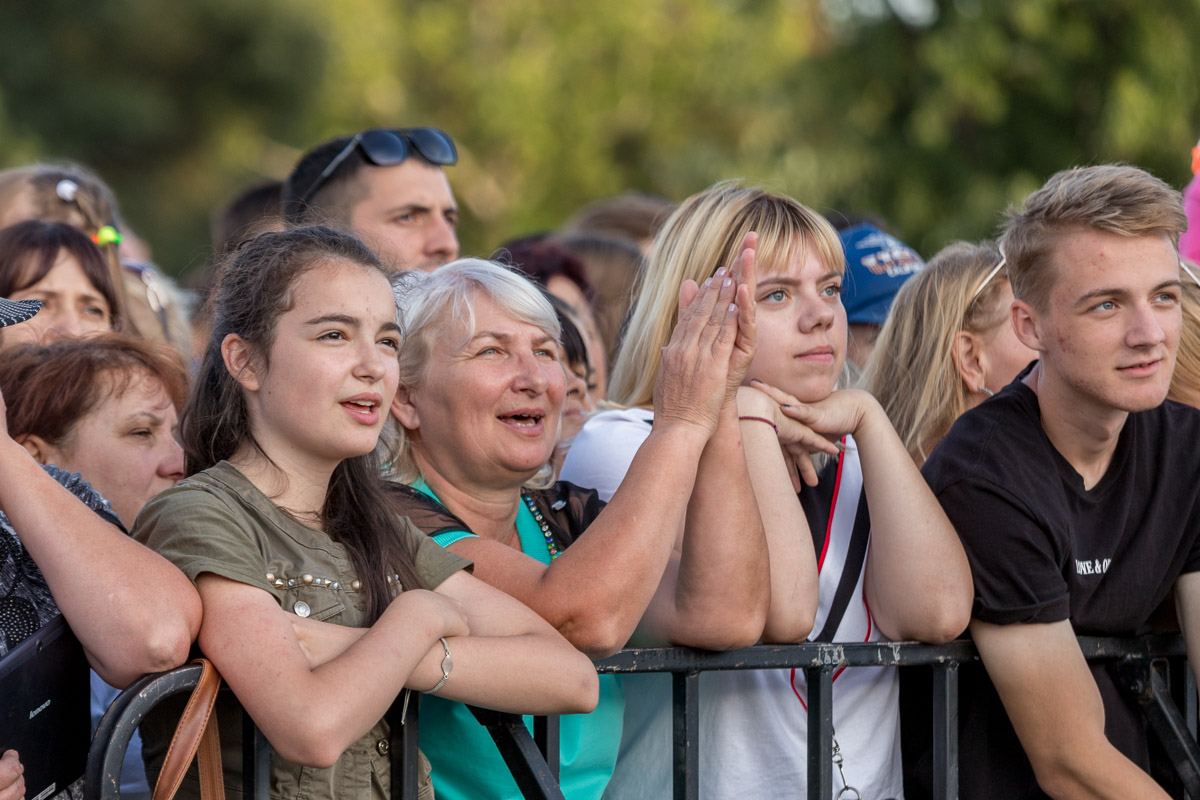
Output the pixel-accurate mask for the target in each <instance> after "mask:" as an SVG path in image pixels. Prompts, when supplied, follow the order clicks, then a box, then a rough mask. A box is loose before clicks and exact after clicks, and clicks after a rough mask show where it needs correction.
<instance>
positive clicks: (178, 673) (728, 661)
mask: <svg viewBox="0 0 1200 800" xmlns="http://www.w3.org/2000/svg"><path fill="white" fill-rule="evenodd" d="M1079 645H1080V648H1081V649H1082V650H1083V654H1084V656H1085V657H1086V658H1087V659H1088V660H1089V661H1093V662H1095V661H1104V662H1112V663H1113V667H1112V669H1113V670H1114V675H1116V676H1117V678H1118V681H1119V682H1120V683H1121V685H1122V686H1123V688H1125V689H1126V690H1127V691H1130V692H1131V693H1132V694H1133V696H1135V697H1136V698H1137V701H1138V703H1139V705H1140V706H1141V707H1142V709H1143V710H1144V711H1145V713H1146V717H1147V719H1148V721H1149V723H1150V727H1151V729H1152V730H1153V731H1154V732H1155V734H1156V735H1157V737H1158V739H1159V740H1160V741H1161V743H1162V745H1163V749H1164V752H1165V753H1166V755H1167V757H1168V758H1169V760H1170V762H1171V765H1172V766H1173V767H1174V770H1175V772H1176V774H1177V775H1178V778H1179V782H1180V785H1181V786H1182V787H1183V788H1184V789H1185V790H1186V791H1187V795H1188V796H1189V797H1191V798H1195V799H1196V800H1200V746H1197V743H1196V727H1197V698H1196V683H1195V680H1194V679H1193V676H1192V671H1191V670H1190V669H1187V668H1186V661H1185V660H1184V659H1185V658H1186V651H1185V648H1184V644H1183V639H1182V637H1180V636H1178V635H1175V634H1172V635H1154V636H1146V637H1139V638H1133V639H1117V638H1104V637H1079ZM978 660H979V654H978V653H977V652H976V650H975V646H974V645H973V644H972V643H971V642H970V641H966V640H960V641H955V642H951V643H949V644H944V645H927V644H919V643H916V642H866V643H852V644H823V643H813V642H806V643H803V644H798V645H789V646H766V645H762V646H757V647H751V648H747V649H745V650H734V651H729V652H709V651H703V650H693V649H690V648H648V649H631V650H622V651H621V652H619V653H617V654H616V655H614V656H612V657H610V658H606V659H603V660H601V661H597V662H596V668H597V670H598V671H599V672H601V673H613V674H623V675H628V674H639V673H670V674H671V676H672V686H673V695H674V711H673V714H674V727H673V730H674V765H673V769H674V797H675V798H676V800H696V799H697V798H698V797H699V794H700V787H699V746H698V745H699V736H700V732H699V695H700V673H702V672H707V671H711V670H741V669H790V668H796V669H803V670H804V671H805V673H806V677H807V679H808V797H809V800H829V798H831V797H832V796H833V752H832V751H833V736H832V731H833V704H832V698H833V693H832V689H833V675H834V673H835V672H836V671H837V670H839V669H841V668H843V667H845V668H851V669H853V668H855V667H890V666H895V667H914V666H927V667H930V668H931V669H932V673H933V703H932V708H931V713H932V717H933V745H934V754H933V771H934V774H933V796H934V798H935V800H958V796H959V795H958V669H959V666H960V665H962V664H965V663H970V662H975V661H978ZM199 670H200V668H199V667H198V666H185V667H180V668H179V669H176V670H172V671H170V672H165V673H159V674H157V675H150V676H147V677H145V678H142V679H141V680H140V681H138V682H137V683H135V684H133V685H132V686H130V687H129V688H128V689H126V690H125V691H124V692H123V693H122V694H121V695H120V696H119V697H118V698H117V700H116V701H115V702H114V703H113V705H112V707H111V708H110V709H109V711H108V713H106V714H105V716H104V719H103V720H102V721H101V723H100V727H99V728H98V729H97V732H96V736H95V739H94V741H93V744H92V749H91V752H90V753H89V757H88V766H87V775H86V784H85V792H86V796H87V797H88V798H101V800H116V798H118V796H119V786H120V780H119V775H120V767H121V761H122V759H123V757H124V754H125V749H126V747H127V746H128V744H129V738H130V736H131V735H132V733H133V730H134V729H135V728H136V727H137V724H138V723H139V722H141V720H142V718H143V717H144V716H145V714H146V712H147V711H149V709H150V708H152V707H153V706H154V705H156V704H157V703H158V702H159V701H161V700H162V699H164V698H166V697H169V696H171V695H173V694H178V693H180V692H185V691H190V690H191V688H193V687H194V686H195V684H196V680H197V679H198V678H199V674H200V673H199ZM1172 673H1173V678H1172ZM400 706H401V704H400V703H399V702H398V703H396V705H394V706H393V707H392V709H391V710H390V711H389V712H388V719H389V721H390V722H391V723H392V725H391V730H392V742H391V750H390V752H391V756H392V797H394V798H399V799H400V800H410V798H416V786H417V772H416V769H417V758H416V748H417V735H418V725H419V715H418V707H419V698H418V697H417V696H416V695H414V696H413V702H411V703H410V706H409V709H408V716H407V719H406V721H405V723H404V724H400V716H399V715H400V713H401V712H400ZM1181 707H1182V708H1183V709H1185V712H1181V711H1180V708H1181ZM472 711H473V712H474V714H475V716H476V718H477V719H478V720H479V721H480V724H483V725H485V726H487V728H488V731H489V733H490V734H491V736H492V738H493V740H494V741H495V742H496V745H497V748H498V749H499V751H500V753H501V755H502V756H503V757H504V759H505V762H506V763H507V764H508V767H509V769H510V771H511V772H512V774H513V777H514V779H515V780H516V782H517V785H518V787H519V788H520V790H521V792H522V794H523V795H524V797H526V798H530V799H532V798H538V800H561V798H562V793H561V791H560V790H559V788H558V780H557V779H558V720H557V718H556V717H548V718H547V717H537V718H535V730H534V736H532V737H531V736H530V734H529V732H528V730H527V729H526V727H525V725H524V724H523V722H522V721H521V718H520V717H519V716H516V715H513V714H502V713H499V712H495V711H488V710H484V709H472ZM244 719H245V729H244V730H245V733H244V737H243V742H244V744H243V747H244V756H243V764H244V765H245V770H244V773H243V781H244V786H245V787H246V796H247V797H253V798H262V800H266V798H267V796H268V792H267V788H268V787H267V782H268V773H269V753H270V751H269V746H268V745H267V743H266V740H265V739H264V738H263V736H262V734H261V733H259V732H258V730H257V729H256V728H255V727H254V725H253V723H252V722H251V721H250V718H249V716H245V717H244Z"/></svg>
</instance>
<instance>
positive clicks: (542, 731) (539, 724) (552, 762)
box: [533, 714, 560, 780]
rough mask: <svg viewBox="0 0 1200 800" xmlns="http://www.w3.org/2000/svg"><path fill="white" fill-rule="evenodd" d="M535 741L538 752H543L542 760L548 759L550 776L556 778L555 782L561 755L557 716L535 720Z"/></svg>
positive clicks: (536, 718) (547, 764) (535, 718)
mask: <svg viewBox="0 0 1200 800" xmlns="http://www.w3.org/2000/svg"><path fill="white" fill-rule="evenodd" d="M533 741H534V742H536V743H537V746H538V750H541V751H542V758H544V759H546V766H547V767H549V768H550V774H551V775H552V776H554V780H558V765H559V755H560V754H559V749H558V715H557V714H552V715H550V716H548V717H534V718H533Z"/></svg>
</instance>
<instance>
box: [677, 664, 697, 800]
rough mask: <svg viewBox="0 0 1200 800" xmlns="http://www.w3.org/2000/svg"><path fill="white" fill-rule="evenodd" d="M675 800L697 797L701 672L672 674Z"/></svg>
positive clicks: (692, 799) (691, 799) (687, 799)
mask: <svg viewBox="0 0 1200 800" xmlns="http://www.w3.org/2000/svg"><path fill="white" fill-rule="evenodd" d="M671 694H672V699H673V701H674V703H673V710H672V720H671V722H672V749H673V761H672V763H673V764H674V776H673V777H674V787H673V790H672V791H673V794H672V796H673V797H674V798H675V800H699V797H700V673H698V672H676V673H673V674H672V675H671Z"/></svg>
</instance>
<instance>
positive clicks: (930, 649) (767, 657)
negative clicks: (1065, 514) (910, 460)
mask: <svg viewBox="0 0 1200 800" xmlns="http://www.w3.org/2000/svg"><path fill="white" fill-rule="evenodd" d="M1079 648H1080V650H1082V651H1083V655H1084V657H1085V658H1087V659H1088V660H1093V661H1096V660H1107V659H1118V658H1127V657H1132V658H1162V657H1169V656H1182V655H1186V653H1187V651H1186V649H1185V647H1184V643H1183V638H1182V637H1181V636H1179V635H1178V634H1154V635H1150V636H1139V637H1136V638H1116V637H1109V636H1080V637H1079ZM978 660H979V653H978V652H977V651H976V650H975V645H974V643H972V642H971V641H970V640H969V639H959V640H956V641H953V642H948V643H946V644H936V645H935V644H922V643H921V642H854V643H846V644H827V643H823V642H804V643H801V644H794V645H756V646H754V647H748V648H746V649H744V650H729V651H726V652H712V651H709V650H696V649H693V648H689V647H646V648H632V649H628V650H621V651H620V652H618V653H616V654H614V655H612V656H609V657H608V658H605V659H601V660H599V661H597V662H596V671H597V672H600V673H637V672H692V671H700V672H703V671H708V670H739V669H778V668H788V667H796V668H798V669H808V668H812V667H912V666H922V665H930V664H947V663H952V662H953V663H959V664H962V663H966V662H971V661H978Z"/></svg>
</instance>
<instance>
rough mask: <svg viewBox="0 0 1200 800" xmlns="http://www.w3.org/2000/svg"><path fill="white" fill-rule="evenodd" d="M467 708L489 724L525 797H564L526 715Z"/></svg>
mask: <svg viewBox="0 0 1200 800" xmlns="http://www.w3.org/2000/svg"><path fill="white" fill-rule="evenodd" d="M467 708H468V709H469V710H470V712H471V713H472V714H473V715H474V716H475V719H476V720H477V721H478V722H479V724H480V725H483V726H484V727H486V728H487V732H488V734H489V735H491V737H492V741H493V742H495V743H496V749H497V750H499V751H500V756H501V758H503V759H504V764H505V766H507V767H508V771H509V772H510V773H512V776H513V780H514V781H516V783H517V788H518V789H519V790H520V791H521V796H522V797H525V798H526V800H563V794H562V789H560V788H559V786H558V781H557V780H556V779H555V778H554V777H553V776H552V775H551V774H550V768H549V767H548V766H546V759H544V758H543V757H542V754H541V753H540V752H539V751H538V748H537V745H536V744H534V741H533V737H532V736H530V735H529V729H528V728H526V727H525V720H524V719H522V718H521V717H520V716H518V715H516V714H506V713H504V712H502V711H493V710H491V709H487V708H479V707H478V706H471V705H469V706H467Z"/></svg>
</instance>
